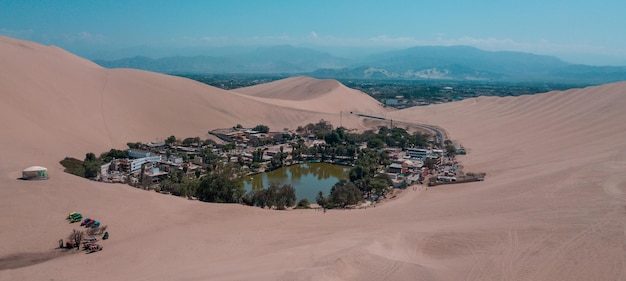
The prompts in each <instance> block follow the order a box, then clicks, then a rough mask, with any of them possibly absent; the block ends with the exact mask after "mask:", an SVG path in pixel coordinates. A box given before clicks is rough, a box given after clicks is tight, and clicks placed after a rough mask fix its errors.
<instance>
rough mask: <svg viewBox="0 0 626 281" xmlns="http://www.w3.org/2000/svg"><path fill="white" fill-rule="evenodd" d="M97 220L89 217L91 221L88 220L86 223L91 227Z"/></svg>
mask: <svg viewBox="0 0 626 281" xmlns="http://www.w3.org/2000/svg"><path fill="white" fill-rule="evenodd" d="M94 222H96V221H95V220H92V219H89V221H87V222H86V223H85V227H91V225H93V223H94Z"/></svg>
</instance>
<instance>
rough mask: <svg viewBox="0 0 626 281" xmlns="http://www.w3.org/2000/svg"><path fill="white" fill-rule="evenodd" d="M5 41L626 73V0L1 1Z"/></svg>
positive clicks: (76, 48) (77, 48)
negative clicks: (480, 55)
mask: <svg viewBox="0 0 626 281" xmlns="http://www.w3.org/2000/svg"><path fill="white" fill-rule="evenodd" d="M0 34H2V35H6V36H10V37H15V38H22V39H27V40H33V41H37V42H40V43H44V44H49V45H57V46H60V47H62V48H65V49H68V50H70V51H73V52H76V53H79V54H85V53H88V52H90V51H95V50H114V49H120V48H127V47H134V46H150V47H165V48H173V47H190V46H230V45H255V46H256V45H279V44H291V45H295V46H326V47H328V46H341V47H353V46H358V47H393V48H402V47H410V46H416V45H470V46H475V47H478V48H481V49H486V50H510V51H525V52H532V53H538V54H548V55H556V56H558V57H560V58H563V59H565V60H567V61H570V62H575V63H588V64H620V65H626V1H624V0H610V1H602V0H596V1H581V0H567V1H564V0H563V1H561V0H550V1H546V0H541V1H539V0H515V1H509V0H499V1H498V0H494V1H487V0H472V1H470V0H467V1H461V0H458V1H449V0H448V1H446V0H440V1H435V0H433V1H419V0H410V1H409V0H407V1H401V0H398V1H393V0H386V1H367V0H359V1H348V0H344V1H341V0H316V1H304V0H302V1H299V0H289V1H282V0H271V1H270V0H268V1H264V0H256V1H253V0H250V1H243V0H240V1H236V0H228V1H226V0H224V1H221V0H205V1H156V0H149V1H143V0H141V1H96V0H89V1H82V0H81V1H79V0H76V1H61V0H57V1H42V0H38V1H27V0H19V1H18V0H15V1H14V0H2V1H0Z"/></svg>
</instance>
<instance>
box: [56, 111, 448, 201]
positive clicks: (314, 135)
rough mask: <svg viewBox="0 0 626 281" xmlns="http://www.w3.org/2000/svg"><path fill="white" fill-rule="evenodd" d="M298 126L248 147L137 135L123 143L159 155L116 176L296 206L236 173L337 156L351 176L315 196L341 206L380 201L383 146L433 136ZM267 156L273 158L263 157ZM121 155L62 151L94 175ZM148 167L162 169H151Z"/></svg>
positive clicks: (281, 190)
mask: <svg viewBox="0 0 626 281" xmlns="http://www.w3.org/2000/svg"><path fill="white" fill-rule="evenodd" d="M233 129H234V130H237V131H240V132H242V130H241V129H243V128H242V127H241V125H240V124H237V126H235V127H233ZM253 130H254V131H258V132H263V133H269V127H268V126H266V125H257V126H256V127H254V128H253ZM297 131H298V134H289V133H287V130H284V131H283V133H277V134H274V136H273V137H272V138H267V137H266V138H265V139H262V140H260V141H258V143H253V142H251V143H247V145H248V147H247V148H244V147H245V146H241V145H239V143H238V142H236V140H233V141H231V142H228V143H225V144H216V143H215V142H214V141H212V140H210V139H207V140H202V139H200V138H199V137H189V138H185V139H183V140H182V141H181V140H180V139H178V138H176V137H175V136H173V135H172V136H169V137H167V138H166V139H165V141H164V143H165V145H164V146H160V147H158V148H156V147H153V146H152V145H151V146H148V145H144V144H142V143H139V142H129V143H127V145H128V147H129V148H133V149H141V150H148V151H150V152H151V153H153V154H161V155H162V157H163V161H164V162H162V163H155V164H150V163H148V164H150V165H154V166H148V167H145V168H144V167H142V169H141V170H140V171H136V172H134V173H133V174H130V173H128V172H125V173H128V174H124V175H123V177H120V179H117V181H116V182H127V183H131V184H132V185H134V186H137V187H143V188H146V189H154V190H156V191H158V192H162V193H169V194H173V195H176V196H185V197H188V198H197V199H198V200H201V201H205V202H217V203H243V204H247V205H250V206H258V207H262V208H265V207H267V208H272V209H278V210H283V209H286V208H291V207H294V206H296V202H297V201H296V200H297V198H296V195H295V189H294V187H293V186H291V185H288V184H286V185H282V186H281V185H280V184H279V183H272V184H271V185H270V186H269V187H268V188H267V189H261V190H253V191H250V192H248V193H246V192H245V189H244V187H243V184H242V182H241V181H240V178H241V177H243V176H244V175H246V174H250V173H257V172H263V171H271V170H274V169H279V168H281V167H284V166H286V165H292V164H295V163H299V162H301V161H314V162H331V163H340V164H344V165H350V166H352V168H351V169H350V171H349V180H341V181H339V182H337V183H336V184H335V185H334V186H333V187H332V189H331V191H330V193H329V194H328V197H325V196H324V194H323V193H322V192H320V193H319V194H318V196H317V198H316V202H317V204H318V205H320V206H322V207H325V208H345V207H347V206H352V205H356V204H359V203H360V202H362V201H363V200H378V198H381V197H383V196H385V195H386V194H387V192H388V191H389V187H390V186H391V184H392V182H391V179H390V178H389V176H387V175H386V174H384V173H382V171H383V169H384V167H385V166H388V165H389V164H391V160H390V157H389V155H388V153H387V152H386V150H384V149H383V148H385V147H401V148H403V147H410V146H418V147H419V146H428V145H429V140H430V138H431V137H430V136H429V135H426V134H420V133H413V134H410V133H408V132H407V131H406V130H405V129H402V128H398V127H396V128H391V129H389V128H387V127H380V128H378V130H376V131H374V130H370V131H366V132H364V133H362V134H357V133H352V132H350V131H348V130H346V129H345V128H342V127H339V128H333V126H332V125H331V124H330V123H328V122H326V121H324V120H320V121H319V122H317V123H311V124H307V125H306V126H300V127H298V129H297ZM248 137H249V136H248ZM241 139H248V140H250V139H252V138H240V139H239V141H241ZM312 139H317V140H324V142H315V144H314V145H309V146H307V143H310V141H311V140H312ZM287 141H288V142H287ZM277 143H280V144H281V145H280V146H277V147H275V148H274V149H276V148H278V149H279V151H276V150H270V151H268V149H267V148H263V147H256V146H255V145H261V144H274V145H275V144H277ZM282 144H284V145H282ZM364 144H366V146H364ZM446 144H447V145H451V143H446ZM287 145H289V146H290V148H291V153H288V152H286V151H285V149H284V148H285V147H288V146H287ZM363 147H367V148H363ZM446 148H447V149H448V147H446ZM244 152H245V154H246V155H244ZM270 152H271V154H270ZM267 155H272V157H271V158H270V159H269V160H268V158H267ZM126 158H128V155H127V153H126V152H125V151H122V150H118V149H111V150H109V151H108V152H105V153H102V154H101V155H100V156H99V157H96V155H95V154H94V153H87V154H86V155H85V159H84V160H83V161H81V160H78V159H74V158H65V159H64V160H63V161H61V164H62V165H63V166H64V167H65V170H66V171H67V172H68V173H71V174H74V175H77V176H81V177H86V178H91V179H96V178H97V177H98V176H99V173H100V170H101V166H102V165H103V164H105V163H109V162H111V161H113V160H115V159H126ZM172 159H174V160H172ZM176 159H178V160H176ZM181 159H182V163H181V162H180V160H181ZM129 161H130V160H123V161H118V162H115V161H113V162H115V163H116V165H115V166H116V169H117V171H122V169H126V170H124V171H127V170H128V169H129V168H128V165H130V164H129V163H130V162H129ZM166 161H178V162H176V163H174V162H166ZM425 164H426V166H429V167H434V165H435V164H436V163H434V162H429V160H427V161H426V163H425ZM157 165H161V167H159V166H157ZM120 167H122V168H120ZM153 168H159V170H156V171H157V172H156V173H155V174H151V173H152V169H153ZM118 175H119V174H118ZM155 175H156V176H155ZM105 180H106V179H105ZM309 207H310V203H309V202H308V200H306V199H303V200H300V201H298V204H297V206H296V208H309Z"/></svg>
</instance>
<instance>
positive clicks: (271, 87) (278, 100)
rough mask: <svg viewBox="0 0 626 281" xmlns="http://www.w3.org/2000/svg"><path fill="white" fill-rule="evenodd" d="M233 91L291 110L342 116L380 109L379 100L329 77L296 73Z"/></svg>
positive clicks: (375, 111) (375, 112)
mask: <svg viewBox="0 0 626 281" xmlns="http://www.w3.org/2000/svg"><path fill="white" fill-rule="evenodd" d="M233 91H234V92H237V93H242V94H245V95H249V96H251V97H254V98H255V100H258V101H260V102H264V103H268V104H272V105H280V106H282V107H287V108H293V109H301V110H313V111H317V112H327V113H329V114H339V111H342V112H343V115H344V116H349V115H350V114H351V113H352V114H357V113H362V114H377V113H379V112H381V105H380V102H378V101H376V100H375V99H374V98H372V97H370V96H369V95H367V94H365V93H363V92H361V91H357V90H354V89H350V88H348V87H346V86H345V85H343V84H341V83H339V82H337V81H336V80H329V79H323V80H320V79H315V78H311V77H304V76H299V77H291V78H287V79H283V80H279V81H274V82H270V83H266V84H261V85H255V86H250V87H245V88H239V89H234V90H233Z"/></svg>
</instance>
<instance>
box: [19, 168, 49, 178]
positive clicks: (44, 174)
mask: <svg viewBox="0 0 626 281" xmlns="http://www.w3.org/2000/svg"><path fill="white" fill-rule="evenodd" d="M22 179H24V180H47V179H48V169H47V168H45V167H41V166H32V167H28V168H26V169H24V170H23V171H22Z"/></svg>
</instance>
